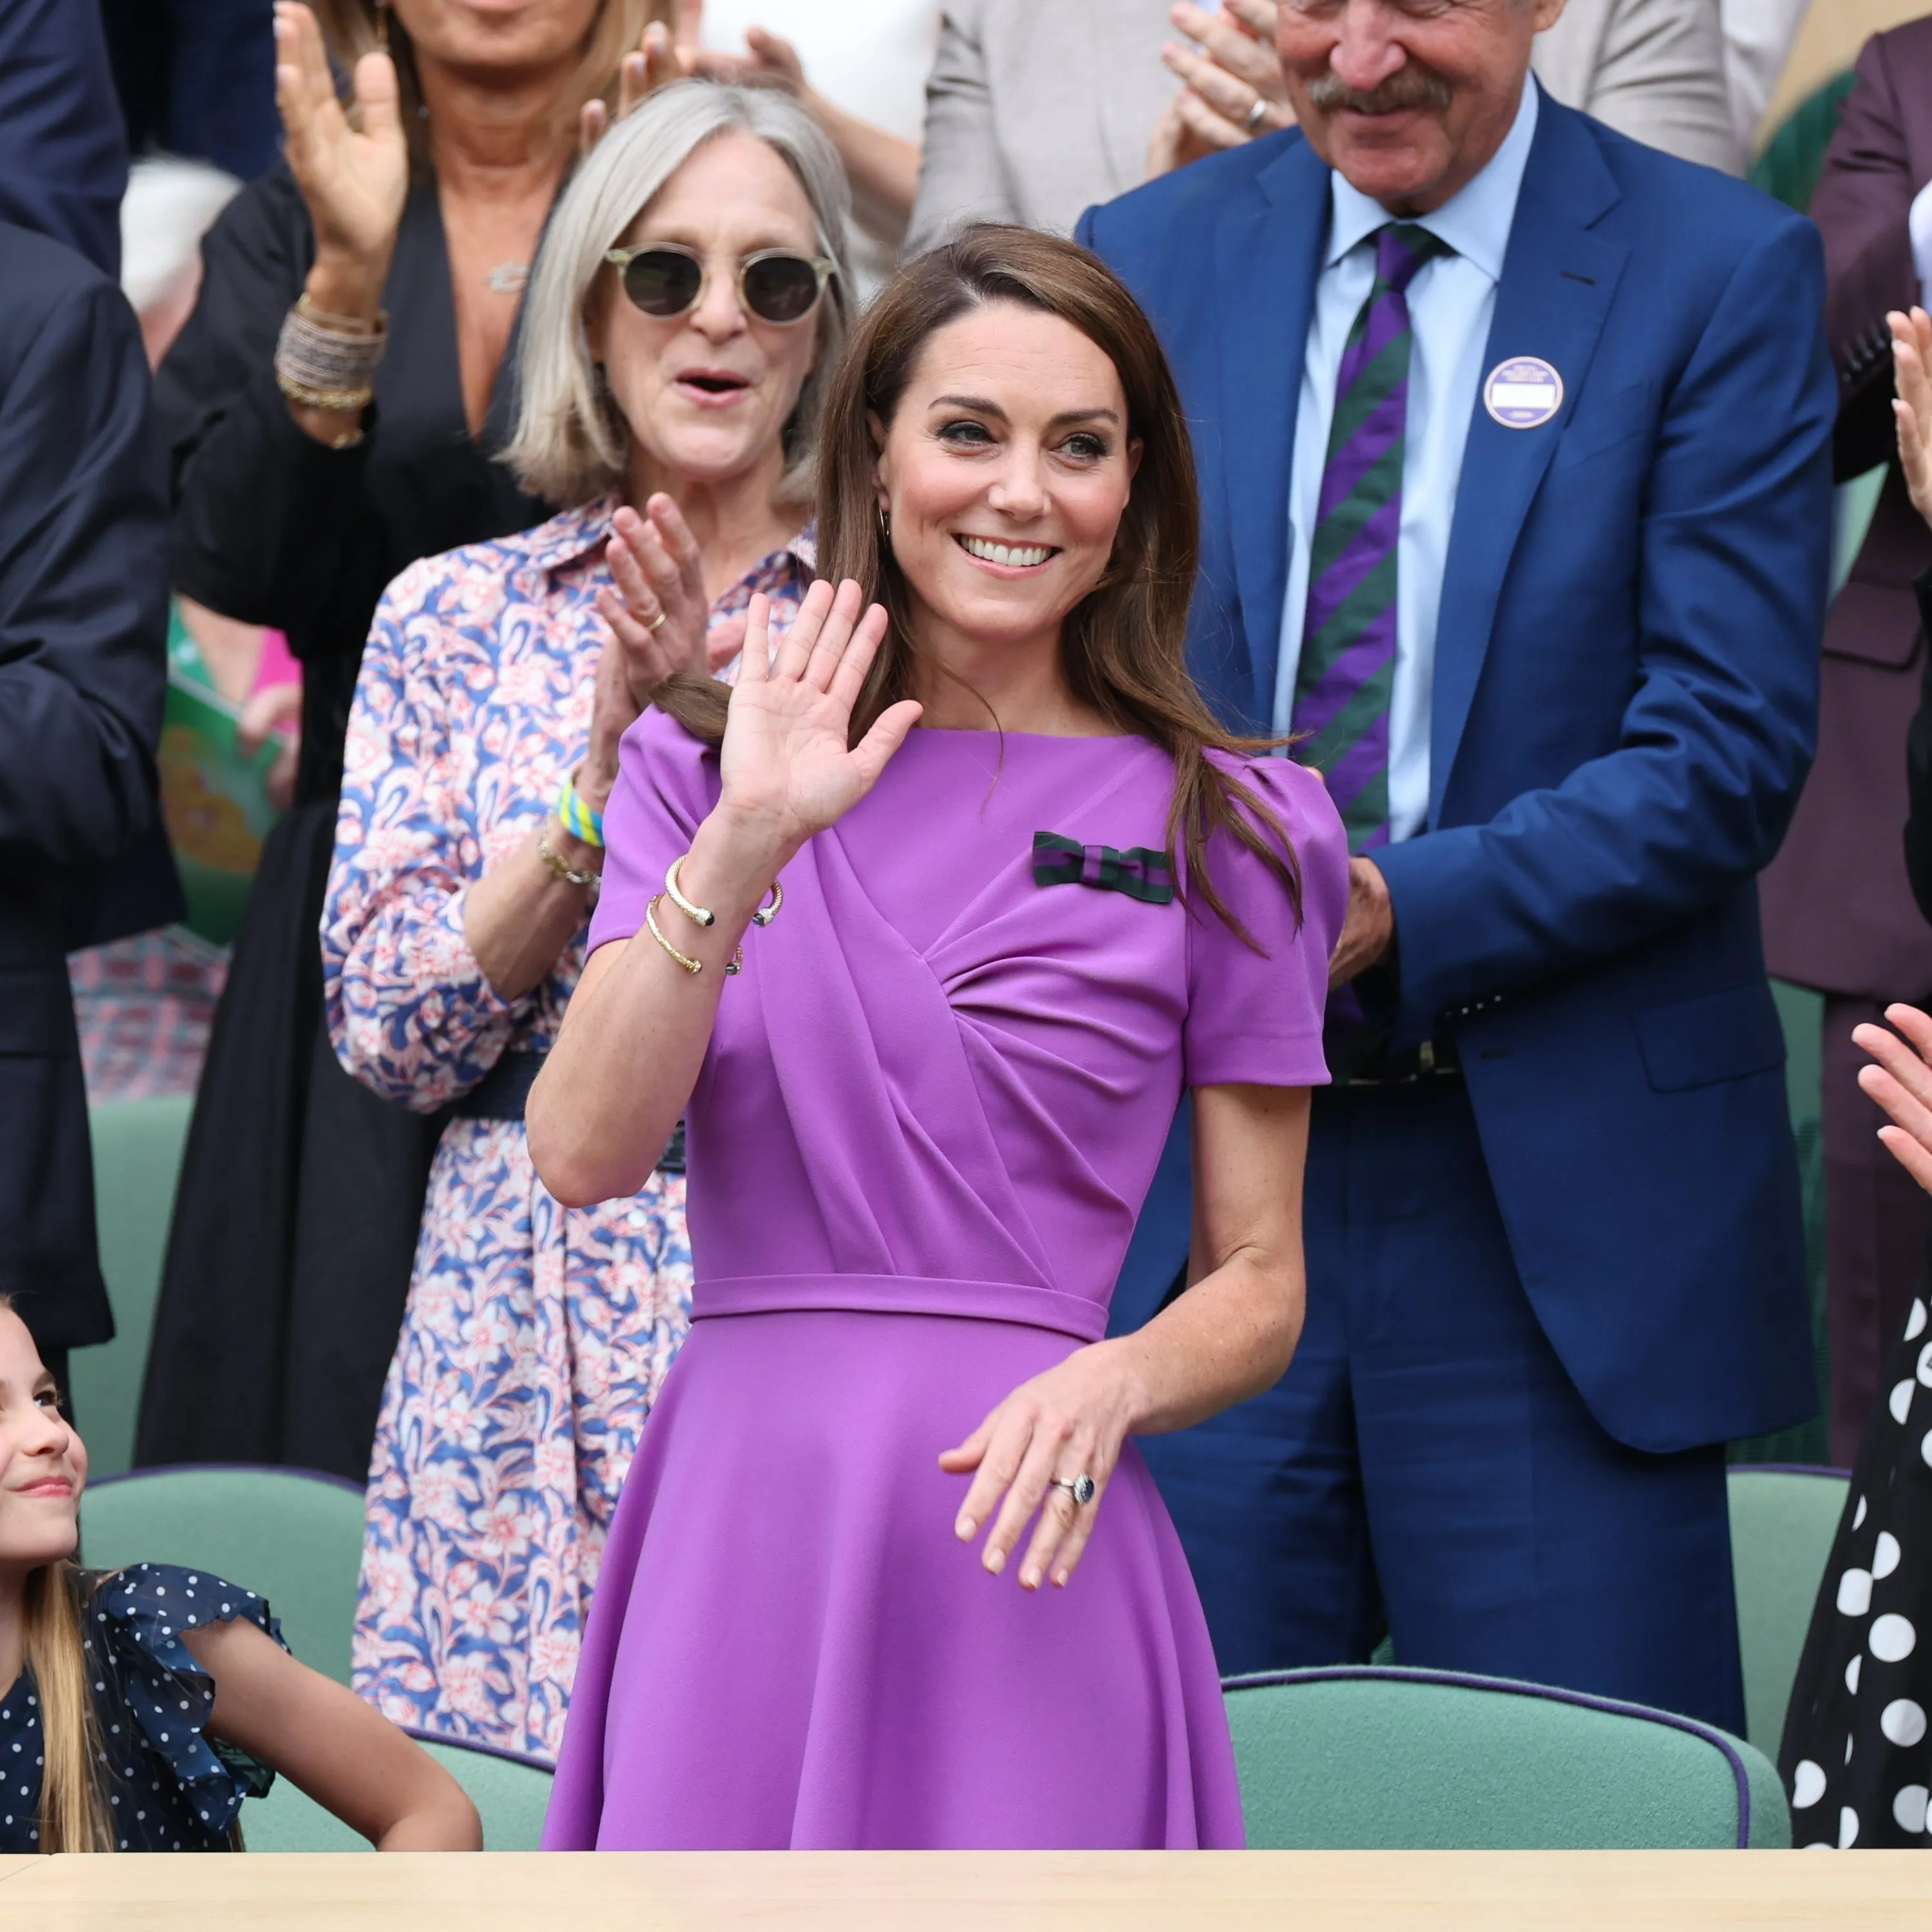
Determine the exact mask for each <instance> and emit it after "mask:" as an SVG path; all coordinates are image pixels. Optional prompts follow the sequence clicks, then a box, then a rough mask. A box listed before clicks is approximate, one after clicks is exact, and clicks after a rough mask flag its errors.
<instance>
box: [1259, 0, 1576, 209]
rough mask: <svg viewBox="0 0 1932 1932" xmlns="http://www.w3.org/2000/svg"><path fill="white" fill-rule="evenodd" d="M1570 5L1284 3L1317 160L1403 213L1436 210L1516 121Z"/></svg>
mask: <svg viewBox="0 0 1932 1932" xmlns="http://www.w3.org/2000/svg"><path fill="white" fill-rule="evenodd" d="M1563 7H1564V0H1283V5H1282V7H1281V11H1280V16H1279V17H1278V24H1277V28H1276V43H1277V47H1278V48H1279V49H1280V54H1281V65H1282V75H1283V80H1285V81H1286V83H1287V87H1288V92H1289V98H1291V99H1292V101H1294V103H1295V114H1296V117H1297V118H1298V120H1299V121H1300V122H1301V127H1302V129H1303V131H1304V133H1306V134H1307V136H1308V139H1309V143H1310V145H1311V146H1312V147H1313V148H1314V150H1315V151H1316V153H1317V154H1319V155H1320V156H1321V157H1322V159H1323V160H1325V161H1326V162H1327V163H1328V165H1329V166H1331V167H1332V168H1334V169H1335V170H1336V171H1337V173H1339V174H1340V175H1341V176H1342V178H1343V179H1344V180H1345V181H1347V182H1348V183H1349V185H1350V187H1354V188H1357V189H1359V190H1361V193H1364V194H1366V195H1367V196H1370V198H1371V199H1373V200H1376V201H1379V202H1382V205H1384V206H1385V207H1386V208H1389V209H1390V210H1391V211H1393V212H1395V213H1397V214H1427V213H1429V212H1430V211H1431V210H1432V209H1433V208H1440V207H1441V206H1442V204H1443V203H1444V202H1445V201H1447V200H1448V199H1449V198H1450V197H1451V196H1452V195H1454V193H1456V192H1457V190H1459V189H1460V188H1462V187H1464V186H1465V185H1466V184H1467V183H1469V181H1472V180H1474V179H1475V177H1476V175H1478V174H1479V173H1480V172H1481V171H1482V169H1483V168H1484V166H1485V165H1486V164H1487V163H1488V161H1489V160H1490V157H1491V156H1492V155H1493V154H1495V153H1496V150H1497V149H1498V148H1499V147H1501V146H1502V142H1503V137H1504V136H1505V135H1506V134H1508V132H1509V130H1510V127H1511V124H1512V123H1513V122H1514V121H1515V119H1516V113H1517V107H1518V106H1519V105H1520V103H1521V101H1522V99H1523V83H1524V80H1525V77H1526V76H1527V74H1529V53H1530V43H1531V42H1532V40H1534V39H1535V37H1536V35H1537V34H1539V33H1541V31H1543V29H1544V28H1546V27H1549V26H1554V25H1555V24H1556V20H1557V19H1558V18H1559V16H1560V15H1561V14H1562V11H1563Z"/></svg>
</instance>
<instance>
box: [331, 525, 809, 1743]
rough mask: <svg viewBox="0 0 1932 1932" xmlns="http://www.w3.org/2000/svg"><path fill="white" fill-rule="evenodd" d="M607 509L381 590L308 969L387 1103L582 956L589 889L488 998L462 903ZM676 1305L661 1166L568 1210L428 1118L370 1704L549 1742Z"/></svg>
mask: <svg viewBox="0 0 1932 1932" xmlns="http://www.w3.org/2000/svg"><path fill="white" fill-rule="evenodd" d="M615 508H616V503H615V501H614V499H608V498H607V499H604V500H602V501H601V502H597V503H594V504H592V505H589V506H587V507H586V508H580V509H575V510H569V511H565V512H563V513H562V514H560V515H559V516H556V517H553V518H551V519H550V521H549V522H548V523H542V524H539V525H538V526H537V527H536V528H535V529H532V530H527V531H525V532H523V533H521V534H520V535H516V536H511V537H505V538H502V539H500V540H499V541H493V542H489V543H479V544H468V545H466V546H465V547H463V548H462V549H460V550H451V551H449V552H448V553H446V554H444V555H443V556H434V557H429V558H426V559H424V560H422V562H418V563H416V564H413V565H411V566H410V568H408V569H407V570H406V571H404V573H403V574H402V575H401V577H398V578H397V580H395V583H393V584H392V585H391V586H390V587H389V591H388V593H387V594H386V595H385V596H384V598H383V601H382V604H381V605H380V607H379V608H378V609H377V613H376V617H375V622H374V628H373V629H372V631H371V634H370V638H369V643H368V648H367V649H366V651H365V653H364V656H363V659H362V672H361V676H360V679H359V682H358V683H357V685H356V699H355V704H354V707H353V712H352V713H351V715H350V724H349V735H348V743H347V754H346V765H345V771H344V779H343V787H342V808H341V817H340V819H339V820H338V825H337V831H336V844H335V864H334V867H333V869H332V872H331V874H330V878H329V892H328V898H327V901H326V904H325V906H324V908H323V929H322V947H323V986H324V992H325V996H326V1001H327V1007H328V1015H329V1037H330V1038H331V1040H332V1041H333V1042H334V1043H335V1050H336V1052H337V1055H338V1057H339V1058H341V1061H342V1064H344V1066H345V1067H347V1069H348V1070H349V1071H350V1073H352V1074H353V1075H354V1076H356V1079H359V1080H360V1081H362V1082H363V1083H364V1084H365V1085H367V1086H368V1087H371V1088H374V1091H376V1092H377V1093H379V1094H383V1095H384V1096H386V1097H387V1098H389V1099H390V1100H394V1101H395V1102H396V1103H398V1104H400V1105H401V1106H407V1107H410V1108H413V1109H417V1110H419V1111H420V1112H434V1111H436V1110H437V1109H441V1108H443V1107H445V1106H449V1104H450V1103H452V1102H454V1101H455V1100H458V1098H459V1097H460V1096H462V1095H463V1094H466V1093H467V1092H469V1091H470V1090H472V1089H473V1088H475V1087H476V1086H477V1085H478V1083H480V1082H481V1081H482V1080H483V1079H484V1076H486V1075H487V1073H489V1072H490V1070H491V1068H492V1067H493V1066H494V1065H495V1064H496V1063H497V1061H499V1059H500V1058H502V1056H503V1055H505V1053H536V1052H543V1051H544V1050H546V1049H547V1048H548V1047H549V1046H550V1043H552V1042H553V1040H555V1038H556V1032H557V1028H558V1025H559V1022H560V1021H561V1019H562V1014H563V1010H564V1007H565V1004H566V1003H567V1002H568V1000H569V998H570V995H571V989H572V988H573V987H574V986H575V984H576V983H577V977H578V975H579V974H580V973H581V971H583V959H584V952H583V941H584V938H585V935H586V933H587V932H588V930H589V910H590V908H589V907H586V916H585V922H584V928H583V931H581V932H579V933H578V935H577V937H576V938H575V939H574V941H572V942H571V945H570V946H569V947H568V949H567V950H565V953H564V954H563V955H562V957H561V958H559V960H558V962H557V963H556V967H555V968H553V970H552V971H551V973H550V975H549V977H547V979H545V980H544V981H543V983H541V985H540V986H538V987H537V988H536V989H535V991H534V992H531V993H529V994H527V995H525V996H523V998H520V999H517V1000H514V1001H505V1000H504V999H502V998H499V996H498V995H497V993H496V990H495V989H493V987H492V986H490V983H489V982H488V980H487V979H485V978H484V975H483V972H482V970H481V968H480V967H479V966H478V964H477V962H476V958H475V954H474V953H472V952H471V950H470V949H469V943H468V941H466V939H465V938H464V936H463V900H464V896H465V895H466V892H468V890H469V886H471V885H472V883H474V882H475V880H478V879H479V878H481V877H482V875H483V874H484V871H486V870H487V869H488V868H490V867H491V866H493V865H496V864H499V863H500V862H502V860H503V859H505V858H506V857H507V856H508V854H509V853H511V851H512V850H514V849H515V847H517V846H518V845H519V844H521V843H522V842H523V840H525V839H526V838H528V837H529V834H530V832H531V831H532V829H534V828H535V826H537V825H538V823H540V822H541V820H542V819H543V817H544V815H545V814H546V813H547V812H548V811H550V809H551V808H552V805H553V802H554V800H555V799H556V793H557V790H558V787H559V784H560V783H561V782H562V779H563V778H564V776H565V774H566V773H568V772H570V771H571V770H573V769H574V768H575V767H576V766H577V764H578V763H580V762H581V760H582V759H583V754H584V751H585V748H586V745H588V743H589V731H590V715H591V704H592V696H593V692H594V689H595V679H596V670H597V662H598V657H599V656H600V655H601V652H602V650H603V647H604V625H603V622H602V620H601V619H600V618H599V617H598V615H597V610H596V604H595V597H596V592H597V590H598V586H600V585H601V584H604V583H608V582H609V580H610V579H609V572H608V569H607V566H606V565H605V563H604V544H605V541H606V540H607V538H608V535H609V534H610V517H611V514H612V512H613V510H614V509H615ZM813 562H814V553H813V548H812V543H811V533H810V532H809V530H808V531H806V532H804V533H802V534H801V535H800V536H799V538H796V540H795V541H793V543H792V544H790V546H789V547H787V548H786V549H784V550H778V551H775V552H774V553H772V555H770V556H768V557H766V559H764V560H763V562H760V564H758V565H757V567H756V568H754V569H753V570H751V571H750V572H748V574H746V575H745V577H743V578H742V580H740V581H739V583H736V584H734V585H733V586H732V587H731V588H730V589H729V590H728V591H727V592H726V593H725V594H724V596H722V597H721V598H719V599H718V602H717V603H716V604H714V605H713V607H712V613H711V637H712V642H713V645H714V649H713V654H712V655H713V660H714V661H716V658H717V657H718V654H719V649H720V648H721V647H722V646H724V644H725V643H727V642H728V640H730V637H731V635H732V633H733V631H736V632H739V633H742V623H743V617H744V613H745V608H746V606H747V605H748V604H749V602H750V601H751V596H752V595H753V593H754V592H760V591H762V592H763V593H764V594H765V595H767V596H769V598H771V599H772V613H773V620H774V625H775V628H778V629H780V630H781V629H782V628H783V625H784V623H785V622H787V621H788V620H789V619H790V616H791V614H792V613H793V612H794V611H795V610H796V609H797V607H798V604H799V600H800V599H801V598H802V597H803V595H804V594H805V590H806V589H807V588H808V586H810V584H811V580H812V566H813ZM735 670H736V661H735V660H733V661H732V662H731V663H730V664H728V665H727V667H726V668H725V670H724V671H723V672H722V673H721V675H722V676H727V677H730V676H733V675H734V673H735ZM594 903H595V898H594V894H593V895H592V904H594ZM690 1299H691V1253H690V1249H689V1247H688V1242H687V1239H686V1236H685V1218H684V1177H683V1175H682V1174H680V1173H668V1172H664V1171H662V1170H660V1171H659V1172H658V1173H657V1174H655V1175H653V1176H652V1179H651V1180H650V1181H649V1183H648V1184H646V1186H645V1187H644V1189H643V1191H642V1192H641V1193H639V1194H637V1195H636V1196H634V1197H633V1198H631V1199H627V1200H619V1201H610V1202H603V1203H601V1204H600V1205H598V1206H596V1207H594V1208H563V1207H560V1206H559V1205H558V1204H557V1203H556V1202H555V1201H553V1200H552V1199H550V1196H549V1195H548V1194H547V1193H546V1192H545V1191H544V1187H543V1184H542V1183H541V1181H538V1179H537V1177H536V1173H535V1169H534V1168H533V1167H532V1165H531V1163H530V1157H529V1143H528V1142H527V1140H526V1137H525V1134H524V1130H523V1123H522V1122H521V1121H502V1120H488V1119H469V1118H460V1117H458V1118H453V1119H452V1121H450V1122H449V1124H448V1126H446V1127H445V1129H444V1130H443V1136H442V1139H441V1142H440V1145H439V1146H438V1148H437V1154H436V1159H435V1163H434V1167H433V1168H432V1169H431V1176H430V1184H429V1193H428V1200H427V1202H426V1204H425V1208H424V1211H423V1226H422V1236H421V1238H420V1241H419V1244H418V1247H417V1250H416V1265H415V1270H414V1273H413V1277H412V1280H411V1283H410V1294H409V1301H408V1305H407V1312H406V1313H405V1314H404V1319H403V1328H402V1334H401V1340H400V1341H399V1343H398V1346H397V1349H396V1354H395V1360H394V1361H393V1362H392V1364H391V1365H390V1369H389V1380H388V1383H387V1385H386V1388H385V1389H384V1391H383V1406H382V1414H381V1419H380V1422H379V1424H378V1425H377V1434H376V1444H375V1449H374V1455H373V1457H372V1460H371V1466H370V1473H369V1491H368V1528H367V1532H366V1537H365V1544H364V1548H363V1559H362V1588H361V1594H360V1600H359V1607H358V1610H357V1615H356V1636H355V1682H356V1688H357V1690H358V1691H360V1692H361V1693H362V1694H363V1695H364V1696H365V1697H367V1698H368V1699H369V1700H371V1702H372V1703H374V1705H375V1706H377V1709H380V1711H382V1712H383V1713H384V1714H385V1715H387V1716H388V1717H389V1718H393V1719H394V1720H395V1721H397V1722H398V1723H399V1724H409V1725H413V1726H416V1727H419V1728H421V1729H423V1730H430V1731H434V1732H437V1733H440V1734H441V1735H443V1736H446V1737H449V1738H452V1739H458V1740H459V1741H462V1742H476V1743H481V1744H485V1745H496V1746H499V1747H501V1748H505V1749H508V1750H511V1751H520V1752H523V1753H526V1754H529V1755H531V1756H534V1757H542V1758H548V1759H551V1760H554V1758H555V1757H556V1751H557V1748H558V1746H559V1743H560V1742H561V1741H562V1735H563V1719H564V1712H565V1706H566V1704H567V1703H568V1698H569V1694H570V1686H571V1679H572V1677H573V1676H574V1674H575V1671H576V1668H577V1645H578V1641H579V1639H580V1636H581V1634H582V1632H583V1619H584V1613H585V1611H586V1608H587V1607H588V1604H589V1596H590V1592H591V1590H592V1586H594V1584H595V1581H596V1577H597V1567H598V1559H599V1558H600V1556H601V1553H602V1550H603V1546H604V1533H605V1532H606V1530H607V1529H608V1527H609V1526H610V1517H611V1514H612V1512H613V1511H614V1510H615V1508H616V1502H617V1496H618V1492H619V1490H620V1489H621V1488H622V1486H623V1481H624V1475H625V1471H626V1470H627V1469H628V1468H629V1467H630V1463H631V1457H632V1455H633V1454H634V1453H635V1451H636V1449H637V1436H638V1432H639V1430H640V1429H641V1428H642V1427H643V1422H644V1418H645V1417H646V1415H648V1414H649V1410H650V1406H651V1403H652V1399H653V1397H655V1394H656V1392H657V1388H658V1384H659V1382H661V1380H662V1379H663V1378H664V1372H665V1370H667V1369H668V1368H669V1367H670V1361H671V1358H672V1356H673V1355H674V1354H675V1353H676V1349H677V1346H678V1344H679V1342H680V1341H682V1339H683V1337H684V1333H685V1325H686V1323H687V1321H688V1317H689V1313H690Z"/></svg>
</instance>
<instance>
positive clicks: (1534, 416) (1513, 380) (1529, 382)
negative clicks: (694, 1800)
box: [1483, 356, 1563, 429]
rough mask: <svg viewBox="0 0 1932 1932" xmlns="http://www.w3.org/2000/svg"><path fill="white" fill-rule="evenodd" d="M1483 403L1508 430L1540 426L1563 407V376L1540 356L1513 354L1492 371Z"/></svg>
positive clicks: (1484, 386) (1486, 384)
mask: <svg viewBox="0 0 1932 1932" xmlns="http://www.w3.org/2000/svg"><path fill="white" fill-rule="evenodd" d="M1483 407H1484V408H1485V409H1487V410H1488V411H1489V413H1490V415H1491V416H1493V417H1494V418H1495V419H1496V421H1497V422H1499V423H1501V424H1502V426H1503V428H1505V429H1541V428H1542V427H1543V425H1544V424H1545V423H1547V422H1549V420H1550V418H1551V417H1552V416H1555V415H1556V412H1557V411H1558V410H1560V409H1561V408H1562V407H1563V378H1562V377H1561V376H1559V375H1558V374H1557V373H1556V371H1555V370H1554V369H1553V368H1551V367H1550V365H1549V364H1548V363H1547V362H1544V359H1543V358H1542V357H1541V356H1511V358H1510V359H1509V360H1508V362H1499V363H1498V364H1497V365H1496V367H1495V368H1493V369H1492V370H1491V371H1490V374H1489V380H1487V382H1485V383H1484V385H1483Z"/></svg>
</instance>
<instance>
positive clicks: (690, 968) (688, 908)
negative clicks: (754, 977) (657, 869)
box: [644, 852, 784, 980]
mask: <svg viewBox="0 0 1932 1932" xmlns="http://www.w3.org/2000/svg"><path fill="white" fill-rule="evenodd" d="M690 856H691V854H690V853H688V852H681V853H679V854H678V856H676V858H675V859H673V860H672V861H671V862H670V868H669V869H668V870H667V871H666V872H665V874H664V890H663V891H662V892H659V893H658V894H657V895H655V897H654V898H652V901H651V902H650V903H649V904H648V905H647V906H646V907H645V908H644V924H645V925H646V926H648V927H649V929H650V935H651V937H652V938H653V939H655V941H657V943H658V944H659V945H660V946H661V947H663V948H664V950H665V952H667V953H669V954H670V956H671V958H672V959H674V960H676V962H677V963H678V965H680V966H682V968H684V970H685V971H686V972H687V973H702V972H703V971H704V962H703V960H701V959H692V958H691V956H690V954H689V953H680V952H679V950H677V948H676V947H675V946H673V945H672V944H671V943H670V941H669V940H668V939H667V938H665V937H664V932H663V930H662V929H661V927H660V926H658V907H659V906H661V904H663V903H664V901H665V900H666V899H669V900H670V902H671V904H673V905H674V906H676V907H677V909H678V910H679V912H681V913H683V915H684V916H685V918H686V919H689V920H690V921H691V924H692V925H693V926H715V925H716V924H717V923H718V915H717V914H716V913H715V912H712V910H710V909H709V907H706V906H701V905H694V904H692V903H691V901H690V900H689V899H688V898H685V895H684V894H683V893H682V892H681V891H679V889H678V883H677V869H678V868H679V866H680V865H682V864H683V863H684V862H685V859H688V858H689V857H690ZM771 900H772V902H771V904H769V905H761V906H760V907H759V908H758V909H757V911H756V912H754V913H752V915H751V923H752V924H753V925H754V926H769V925H770V924H771V922H772V920H773V919H776V918H777V917H778V908H779V907H781V906H782V905H783V904H784V886H781V885H780V884H779V883H778V881H777V880H775V879H774V880H772V892H771ZM744 967H745V949H744V948H743V947H742V946H740V947H739V948H738V949H737V950H736V951H735V952H734V953H733V954H732V955H731V959H730V964H729V965H727V966H726V968H724V977H726V978H727V980H728V979H729V978H730V977H731V975H732V974H734V973H740V972H742V971H744Z"/></svg>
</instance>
